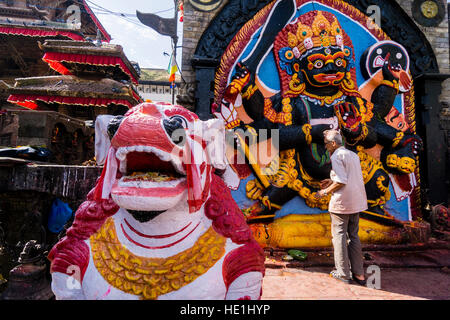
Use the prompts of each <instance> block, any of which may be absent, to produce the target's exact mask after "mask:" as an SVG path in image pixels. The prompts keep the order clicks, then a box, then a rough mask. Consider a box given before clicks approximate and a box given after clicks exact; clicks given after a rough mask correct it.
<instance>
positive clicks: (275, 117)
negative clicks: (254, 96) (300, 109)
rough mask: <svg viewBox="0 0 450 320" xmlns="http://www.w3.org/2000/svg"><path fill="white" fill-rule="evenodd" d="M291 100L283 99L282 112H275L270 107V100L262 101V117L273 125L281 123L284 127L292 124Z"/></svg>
mask: <svg viewBox="0 0 450 320" xmlns="http://www.w3.org/2000/svg"><path fill="white" fill-rule="evenodd" d="M290 101H291V99H290V98H285V99H283V100H282V105H283V110H282V111H281V112H276V111H275V110H274V109H273V107H272V101H271V100H270V99H265V100H264V116H265V117H266V118H267V119H268V120H269V121H271V122H273V123H282V124H284V125H286V126H290V125H291V124H292V105H291V102H290Z"/></svg>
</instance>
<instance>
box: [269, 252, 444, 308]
mask: <svg viewBox="0 0 450 320" xmlns="http://www.w3.org/2000/svg"><path fill="white" fill-rule="evenodd" d="M307 253H308V258H307V260H306V261H302V262H299V261H291V262H284V261H283V260H282V257H283V256H284V255H285V254H286V252H285V251H282V250H279V251H275V252H274V251H272V252H270V251H266V276H265V277H264V282H263V295H262V299H263V300H335V299H339V300H415V299H430V300H450V248H449V247H448V243H446V244H444V245H442V244H441V245H440V246H436V245H434V247H429V248H425V247H420V246H416V247H409V248H403V249H401V250H399V248H396V249H394V250H389V248H383V249H377V248H372V249H368V250H365V251H364V254H365V261H364V266H365V268H366V277H371V278H370V284H371V285H372V287H371V288H368V287H363V286H359V285H357V284H350V285H349V284H345V283H343V282H341V281H338V280H335V279H333V278H331V277H330V276H329V272H330V271H331V270H332V268H333V266H334V262H333V252H332V251H331V250H330V249H328V250H318V251H310V252H307ZM367 268H369V269H367ZM371 268H373V269H371ZM377 269H378V270H379V278H378V280H379V281H378V282H377V278H376V274H377ZM374 287H375V288H374ZM377 287H378V288H379V289H376V288H377Z"/></svg>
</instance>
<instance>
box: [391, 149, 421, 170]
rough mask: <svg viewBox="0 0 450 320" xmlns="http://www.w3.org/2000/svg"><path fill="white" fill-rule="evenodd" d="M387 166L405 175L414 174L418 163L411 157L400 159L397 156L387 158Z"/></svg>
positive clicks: (392, 155)
mask: <svg viewBox="0 0 450 320" xmlns="http://www.w3.org/2000/svg"><path fill="white" fill-rule="evenodd" d="M386 164H387V166H388V167H390V168H395V169H397V170H400V171H401V172H404V173H412V172H414V170H415V169H416V161H415V160H414V159H412V158H409V157H399V156H397V155H396V154H390V155H388V156H387V159H386Z"/></svg>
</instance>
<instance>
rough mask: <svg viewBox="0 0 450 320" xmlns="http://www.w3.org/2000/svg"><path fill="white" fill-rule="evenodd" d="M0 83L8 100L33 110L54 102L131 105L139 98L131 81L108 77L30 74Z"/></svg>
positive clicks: (138, 100) (90, 104)
mask: <svg viewBox="0 0 450 320" xmlns="http://www.w3.org/2000/svg"><path fill="white" fill-rule="evenodd" d="M0 87H1V88H2V89H3V90H6V91H7V92H8V93H9V94H10V96H9V98H8V102H10V103H14V104H18V105H20V106H23V107H26V108H29V109H33V110H39V109H42V108H41V106H46V107H47V106H49V105H53V104H65V105H75V106H97V107H107V106H109V105H111V104H113V105H123V106H126V107H128V108H131V107H133V106H135V105H137V104H139V103H140V102H142V99H141V98H140V96H139V95H138V94H137V93H136V91H135V90H134V89H133V87H132V86H131V85H129V84H125V83H122V82H118V81H115V80H111V79H101V80H98V79H95V80H89V79H80V78H77V77H74V76H49V77H33V78H21V79H16V83H15V85H14V86H9V85H8V84H6V83H5V82H3V81H0ZM48 109H49V110H51V109H52V108H48Z"/></svg>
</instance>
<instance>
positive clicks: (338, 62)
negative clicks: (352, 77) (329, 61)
mask: <svg viewBox="0 0 450 320" xmlns="http://www.w3.org/2000/svg"><path fill="white" fill-rule="evenodd" d="M334 64H335V65H336V66H337V67H343V66H344V60H342V59H336V61H335V62H334Z"/></svg>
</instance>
